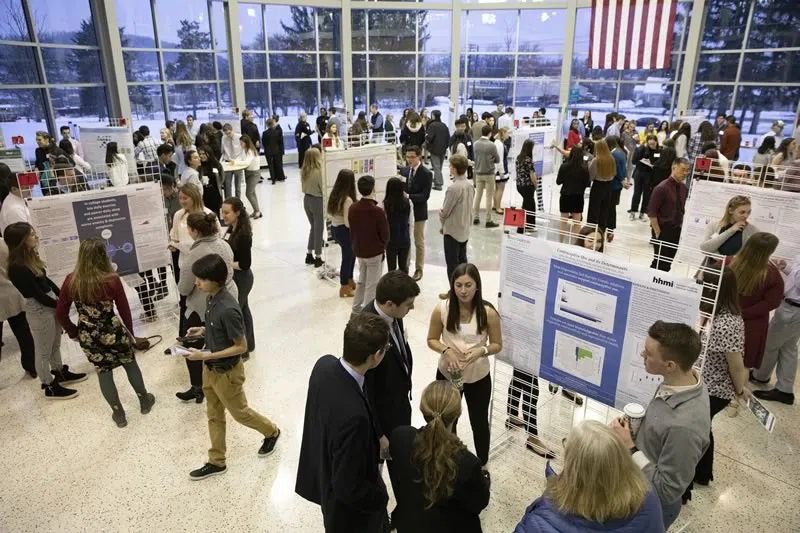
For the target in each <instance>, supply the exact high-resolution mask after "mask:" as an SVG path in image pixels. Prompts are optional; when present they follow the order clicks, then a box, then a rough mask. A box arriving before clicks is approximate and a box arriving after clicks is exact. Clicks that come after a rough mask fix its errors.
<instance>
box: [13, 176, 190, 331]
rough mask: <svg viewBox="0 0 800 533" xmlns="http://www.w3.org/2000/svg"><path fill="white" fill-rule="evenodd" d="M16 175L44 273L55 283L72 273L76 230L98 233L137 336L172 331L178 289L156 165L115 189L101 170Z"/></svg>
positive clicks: (75, 254) (78, 235)
mask: <svg viewBox="0 0 800 533" xmlns="http://www.w3.org/2000/svg"><path fill="white" fill-rule="evenodd" d="M45 176H48V179H47V180H45V179H44V178H45ZM16 177H17V182H18V183H19V187H20V191H21V193H22V197H23V198H25V200H26V201H27V203H28V206H29V209H30V212H31V218H32V221H33V226H34V227H35V228H36V230H37V233H38V234H39V236H40V239H41V248H40V253H41V255H42V258H43V259H44V260H45V262H47V263H48V265H49V266H48V275H49V276H50V277H51V279H53V281H54V282H55V283H56V284H58V285H59V286H60V285H61V283H62V282H63V280H64V278H65V277H66V275H67V274H69V273H70V272H71V271H72V270H73V268H74V266H75V261H76V260H77V249H78V246H79V245H80V240H81V238H82V235H84V236H86V237H88V236H98V237H100V238H104V239H106V241H107V250H108V252H109V255H110V256H112V263H115V264H117V268H118V271H119V273H120V275H121V277H122V280H123V284H124V285H125V286H126V287H127V289H128V290H126V292H127V293H128V294H127V297H128V302H129V303H130V306H131V312H132V318H133V320H134V325H135V326H136V330H137V334H138V331H139V330H140V329H141V328H142V327H144V328H145V329H146V330H147V331H150V332H153V331H155V330H156V329H158V330H161V329H165V328H166V327H167V326H169V328H170V329H172V328H173V322H172V320H170V319H177V317H178V290H177V285H176V284H175V281H174V273H173V272H172V261H171V258H170V255H169V252H168V251H167V242H168V233H167V223H166V218H165V216H164V213H165V208H164V199H163V195H162V193H161V186H160V183H159V181H160V175H159V174H158V169H157V167H155V166H151V167H143V168H141V169H140V174H139V175H138V179H137V178H133V177H132V183H131V184H129V185H125V186H122V187H109V186H108V181H107V177H106V175H105V173H95V172H88V173H82V172H80V171H79V170H77V169H69V170H57V171H54V170H47V171H44V172H39V171H36V170H34V171H30V172H22V173H18V174H17V175H16ZM101 226H102V227H101ZM104 226H108V227H107V228H106V227H104ZM114 226H120V228H121V233H120V232H118V233H117V234H119V235H120V240H119V241H117V240H115V239H114V237H116V236H117V235H115V232H116V228H115V227H114ZM70 227H71V228H72V230H70V229H69V228H70ZM73 230H74V231H73ZM105 230H108V231H107V232H106V231H105ZM125 234H130V235H128V237H132V238H124V237H123V236H124V235H125ZM134 257H135V258H136V259H135V261H134V260H133V259H132V258H134ZM131 261H133V263H131ZM164 319H168V320H164Z"/></svg>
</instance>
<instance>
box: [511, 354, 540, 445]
mask: <svg viewBox="0 0 800 533" xmlns="http://www.w3.org/2000/svg"><path fill="white" fill-rule="evenodd" d="M520 399H521V400H522V420H523V422H525V431H527V432H528V435H532V436H535V435H538V431H537V430H536V403H537V402H538V400H539V379H538V378H537V377H536V376H533V375H531V374H528V373H527V372H523V371H522V370H517V369H516V368H515V369H514V377H513V379H512V380H511V383H510V384H509V386H508V402H507V404H506V412H507V413H508V415H509V416H514V417H518V418H519V403H520Z"/></svg>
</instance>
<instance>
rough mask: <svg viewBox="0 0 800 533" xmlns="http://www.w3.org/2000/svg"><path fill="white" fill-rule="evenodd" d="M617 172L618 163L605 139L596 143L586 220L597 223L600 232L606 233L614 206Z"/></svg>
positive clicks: (591, 168)
mask: <svg viewBox="0 0 800 533" xmlns="http://www.w3.org/2000/svg"><path fill="white" fill-rule="evenodd" d="M616 174H617V163H616V161H614V156H612V155H611V150H609V148H608V144H607V143H606V141H605V140H604V139H600V140H599V141H597V142H595V143H594V159H592V162H591V163H590V164H589V178H590V179H591V180H592V188H591V191H590V192H589V213H588V214H587V216H586V222H588V223H589V224H597V229H598V230H599V231H600V233H603V234H605V231H606V228H608V223H609V215H610V213H611V209H612V208H613V205H612V204H613V201H612V189H613V184H612V183H611V182H612V181H613V180H614V176H616Z"/></svg>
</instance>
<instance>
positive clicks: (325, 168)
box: [317, 136, 405, 280]
mask: <svg viewBox="0 0 800 533" xmlns="http://www.w3.org/2000/svg"><path fill="white" fill-rule="evenodd" d="M347 141H350V142H347ZM346 142H347V144H346V145H345V146H346V147H345V149H344V150H330V149H326V148H323V150H322V209H323V212H324V213H327V212H328V198H329V197H330V194H331V191H332V190H333V185H334V184H335V183H336V177H337V175H338V174H339V171H340V170H352V171H353V172H354V173H355V176H356V183H357V182H358V178H360V177H361V176H365V175H370V176H372V177H373V178H375V196H376V198H377V199H378V200H379V201H380V199H381V198H383V194H384V193H385V192H386V183H387V182H388V181H389V179H390V178H395V177H399V176H398V172H397V147H396V145H394V144H389V143H385V142H382V143H375V144H362V143H363V142H364V138H363V136H362V137H356V138H348V139H347V140H346ZM401 179H403V180H404V179H405V178H401ZM356 194H357V196H358V197H360V195H358V192H356ZM328 240H329V241H330V239H328ZM334 250H335V251H334ZM322 253H323V260H324V261H325V264H324V265H323V266H322V267H321V268H320V269H319V271H318V272H317V276H318V277H319V278H320V279H326V280H335V279H336V278H337V277H338V275H339V271H338V266H334V264H338V262H339V260H340V258H341V255H340V252H339V249H338V246H336V245H333V244H331V245H330V246H325V247H324V248H323V251H322Z"/></svg>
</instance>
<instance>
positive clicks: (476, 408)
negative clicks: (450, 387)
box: [436, 369, 492, 466]
mask: <svg viewBox="0 0 800 533" xmlns="http://www.w3.org/2000/svg"><path fill="white" fill-rule="evenodd" d="M436 379H437V380H440V381H448V379H447V378H446V377H444V374H442V373H441V372H440V371H439V370H438V369H437V370H436ZM461 395H462V396H466V398H467V412H468V413H469V423H470V425H471V426H472V438H473V442H474V443H475V455H477V456H478V460H479V461H480V462H481V465H482V466H485V465H486V463H488V462H489V436H490V432H489V403H490V401H491V399H492V376H491V375H487V376H486V377H485V378H483V379H481V380H478V381H476V382H475V383H464V390H463V391H461ZM457 425H458V422H456V424H453V432H455V431H456V426H457Z"/></svg>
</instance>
